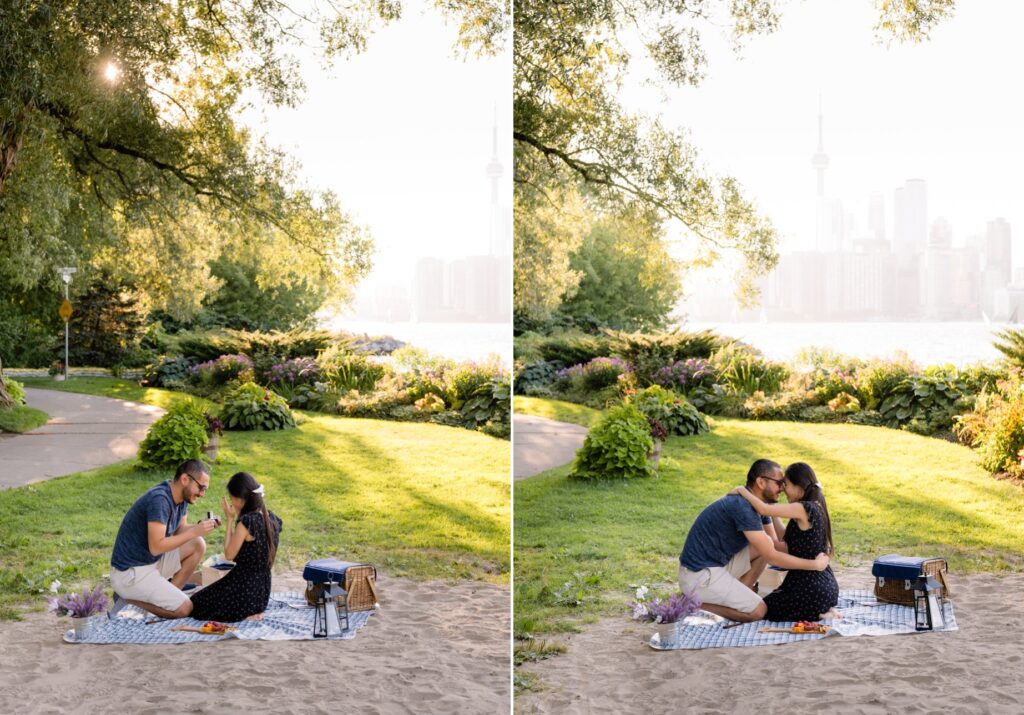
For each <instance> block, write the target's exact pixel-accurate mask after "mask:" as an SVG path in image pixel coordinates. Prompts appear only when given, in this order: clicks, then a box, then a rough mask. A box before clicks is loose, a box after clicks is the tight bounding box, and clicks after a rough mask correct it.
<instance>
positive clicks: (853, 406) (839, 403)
mask: <svg viewBox="0 0 1024 715" xmlns="http://www.w3.org/2000/svg"><path fill="white" fill-rule="evenodd" d="M828 408H829V409H830V410H832V411H833V412H838V413H839V414H844V415H845V414H852V413H854V412H860V400H858V399H857V398H856V397H854V396H853V395H851V394H850V393H849V392H840V393H839V394H838V395H836V396H835V397H833V398H832V399H831V400H829V401H828Z"/></svg>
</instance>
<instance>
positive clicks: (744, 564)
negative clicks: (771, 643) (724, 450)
mask: <svg viewBox="0 0 1024 715" xmlns="http://www.w3.org/2000/svg"><path fill="white" fill-rule="evenodd" d="M784 484H785V479H784V478H783V475H782V468H781V467H779V465H778V464H776V463H775V462H772V461H771V460H768V459H759V460H757V461H756V462H754V464H753V465H751V467H750V471H749V472H747V489H749V490H750V491H751V492H752V493H753V494H754V495H755V496H757V497H759V498H760V499H761V500H763V501H765V502H767V503H769V504H774V503H776V502H777V501H778V498H779V494H780V493H781V492H782V487H783V485H784ZM766 524H767V529H766V527H765V525H766ZM779 546H782V547H784V546H785V545H784V544H782V543H781V542H779V541H778V540H777V538H776V536H775V529H774V528H773V527H772V525H771V519H769V518H768V517H762V516H759V515H758V513H757V512H756V511H754V507H752V506H751V505H750V503H749V502H748V501H747V500H746V499H744V498H743V497H741V496H740V495H738V494H730V495H727V496H724V497H722V498H721V499H719V500H718V501H715V502H712V503H711V504H709V505H708V506H707V507H705V508H704V511H702V512H701V513H700V514H699V515H698V516H697V520H696V521H694V522H693V527H692V528H691V529H690V533H689V534H687V536H686V543H685V544H684V545H683V552H682V553H681V554H680V555H679V586H680V587H681V588H682V589H683V590H684V591H690V590H694V591H696V594H697V596H698V597H699V598H700V599H701V601H702V602H703V603H704V605H703V606H702V608H704V610H706V611H710V612H711V613H717V614H718V615H720V616H724V617H726V618H729V619H731V620H733V621H742V622H747V621H759V620H761V619H762V618H764V616H765V614H766V613H767V610H768V609H767V607H766V606H765V604H764V601H762V600H761V597H760V596H758V595H757V593H755V592H754V590H753V588H754V584H755V582H756V581H757V579H758V577H759V576H760V575H761V572H762V571H764V569H765V567H766V566H767V565H769V564H771V565H772V566H779V567H781V568H784V569H804V570H814V571H822V570H824V569H825V567H826V566H828V562H829V558H828V556H826V555H825V554H818V556H817V558H815V559H814V560H813V561H812V560H811V559H801V558H798V557H796V556H791V555H790V554H788V553H785V552H784V551H782V550H780V549H779V548H778V547H779Z"/></svg>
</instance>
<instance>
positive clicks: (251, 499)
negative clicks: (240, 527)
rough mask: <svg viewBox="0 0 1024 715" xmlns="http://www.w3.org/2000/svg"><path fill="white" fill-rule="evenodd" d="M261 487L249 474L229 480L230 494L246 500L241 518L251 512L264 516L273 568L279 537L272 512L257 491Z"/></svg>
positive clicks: (268, 564)
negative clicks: (276, 542) (276, 543)
mask: <svg viewBox="0 0 1024 715" xmlns="http://www.w3.org/2000/svg"><path fill="white" fill-rule="evenodd" d="M259 486H260V483H259V482H257V481H256V477H254V476H252V475H251V474H249V473H248V472H237V473H235V474H234V475H232V477H231V479H229V480H228V494H230V495H231V496H233V497H238V498H239V499H244V500H245V503H244V504H243V505H242V513H241V514H239V515H238V516H239V517H241V516H242V514H248V513H249V512H250V511H258V512H260V513H261V514H263V526H264V529H265V531H266V534H267V566H268V567H271V566H273V565H274V558H275V557H276V556H277V546H276V545H275V544H274V541H275V540H276V537H277V525H276V524H275V523H274V521H273V520H272V519H271V518H270V512H268V511H267V505H266V504H264V503H263V497H262V496H260V495H259V494H257V493H256V491H255V490H256V489H259Z"/></svg>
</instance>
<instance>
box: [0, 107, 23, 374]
mask: <svg viewBox="0 0 1024 715" xmlns="http://www.w3.org/2000/svg"><path fill="white" fill-rule="evenodd" d="M23 138H24V135H23V134H22V132H21V131H20V126H19V124H18V123H17V122H12V123H11V124H9V125H8V126H6V127H4V129H3V133H2V134H0V194H2V193H3V192H4V187H5V186H6V185H7V179H9V178H10V176H11V174H13V173H14V164H15V163H16V162H17V160H18V152H19V151H20V150H21V144H22V140H23ZM0 381H2V380H0ZM2 389H3V388H2V387H0V390H2Z"/></svg>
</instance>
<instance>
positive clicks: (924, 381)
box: [878, 375, 961, 434]
mask: <svg viewBox="0 0 1024 715" xmlns="http://www.w3.org/2000/svg"><path fill="white" fill-rule="evenodd" d="M960 397H961V395H960V392H959V390H957V388H956V385H955V384H954V383H953V381H952V380H950V379H948V378H944V377H935V376H931V375H914V376H912V377H909V378H907V379H905V380H903V381H902V382H900V383H899V384H898V385H897V386H896V387H894V388H893V389H892V390H890V392H889V396H888V397H886V398H885V400H884V401H883V402H882V404H881V405H879V407H878V411H879V412H880V413H881V414H882V419H884V420H885V424H886V426H888V427H894V428H895V427H907V426H909V425H910V423H912V422H913V423H916V424H915V425H914V429H913V430H912V431H913V432H916V433H917V434H933V433H935V432H938V431H940V430H948V429H950V428H951V427H952V426H953V417H955V416H956V414H957V413H958V412H959V411H960V407H961V403H960V402H959V400H960Z"/></svg>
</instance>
